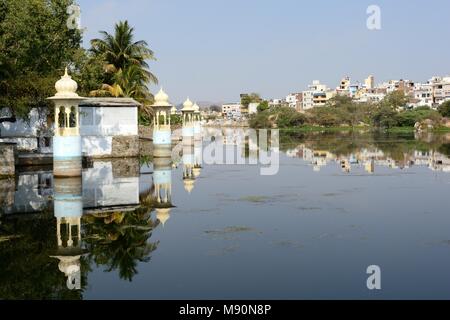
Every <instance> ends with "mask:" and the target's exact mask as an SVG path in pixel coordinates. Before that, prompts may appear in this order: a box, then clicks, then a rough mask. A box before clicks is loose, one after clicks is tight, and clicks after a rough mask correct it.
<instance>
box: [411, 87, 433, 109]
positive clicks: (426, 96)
mask: <svg viewBox="0 0 450 320" xmlns="http://www.w3.org/2000/svg"><path fill="white" fill-rule="evenodd" d="M413 96H414V97H413V99H411V103H410V106H411V107H413V108H416V107H419V106H428V107H430V108H431V107H432V106H433V87H432V85H431V84H429V83H425V84H423V83H417V84H416V85H415V87H414V93H413Z"/></svg>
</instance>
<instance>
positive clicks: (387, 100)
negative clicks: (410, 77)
mask: <svg viewBox="0 0 450 320" xmlns="http://www.w3.org/2000/svg"><path fill="white" fill-rule="evenodd" d="M407 103H408V97H407V96H406V95H405V92H404V91H403V90H395V91H393V92H391V93H389V94H387V95H386V96H385V97H384V99H383V100H382V101H381V105H382V106H387V107H391V108H393V109H394V110H398V109H399V108H403V107H405V106H406V104H407Z"/></svg>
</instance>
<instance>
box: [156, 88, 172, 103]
mask: <svg viewBox="0 0 450 320" xmlns="http://www.w3.org/2000/svg"><path fill="white" fill-rule="evenodd" d="M153 106H154V107H171V106H172V105H171V104H170V103H169V96H168V95H167V94H166V93H165V92H164V90H163V88H162V86H161V89H159V92H158V93H157V94H156V95H155V103H154V104H153Z"/></svg>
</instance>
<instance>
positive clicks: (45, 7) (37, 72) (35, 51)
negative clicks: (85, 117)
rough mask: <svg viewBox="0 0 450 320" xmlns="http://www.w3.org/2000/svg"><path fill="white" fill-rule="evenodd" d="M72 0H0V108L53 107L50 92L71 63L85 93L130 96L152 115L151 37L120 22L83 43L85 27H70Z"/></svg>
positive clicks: (15, 111) (19, 113)
mask: <svg viewBox="0 0 450 320" xmlns="http://www.w3.org/2000/svg"><path fill="white" fill-rule="evenodd" d="M72 4H74V1H73V0H52V1H46V0H27V1H19V0H0V52H1V54H0V109H4V108H7V110H9V113H10V114H11V117H12V118H14V119H17V118H27V117H28V115H29V112H30V110H31V109H33V108H37V109H38V110H46V111H48V110H50V112H51V110H52V109H53V108H51V105H50V103H49V102H48V101H47V100H46V98H47V97H50V96H52V95H54V93H55V92H54V91H55V89H54V84H55V82H56V81H57V80H58V79H59V78H60V76H61V75H62V74H63V72H64V68H65V67H67V66H68V67H69V70H70V73H71V75H72V77H73V79H74V80H75V81H77V82H78V87H79V88H78V93H79V94H80V95H82V96H96V97H99V96H111V97H130V98H134V99H136V100H138V101H139V102H141V103H142V104H143V107H142V108H141V110H140V116H141V117H144V118H150V114H151V108H149V107H148V106H149V105H150V104H151V103H152V101H153V95H152V94H151V93H150V90H149V85H151V84H157V83H158V79H157V77H156V76H155V75H154V74H153V73H152V72H151V71H150V70H149V65H148V61H151V60H155V56H154V52H153V51H152V50H151V49H150V48H149V45H148V43H147V42H145V41H143V40H136V39H135V36H134V28H133V27H132V26H130V25H129V23H128V21H120V22H118V23H117V24H116V25H115V27H114V32H113V33H112V34H110V33H108V32H106V31H100V37H99V38H97V39H92V40H91V41H90V47H89V48H87V49H85V48H83V47H82V45H81V44H82V39H83V35H82V32H81V31H80V30H78V29H69V28H68V27H67V20H68V18H69V14H68V13H67V8H68V7H69V6H70V5H72Z"/></svg>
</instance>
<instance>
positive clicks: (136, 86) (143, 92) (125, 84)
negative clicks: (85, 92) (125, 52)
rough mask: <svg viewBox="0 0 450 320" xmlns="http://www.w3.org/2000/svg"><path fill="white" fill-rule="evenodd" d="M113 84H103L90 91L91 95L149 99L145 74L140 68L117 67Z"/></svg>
mask: <svg viewBox="0 0 450 320" xmlns="http://www.w3.org/2000/svg"><path fill="white" fill-rule="evenodd" d="M112 82H113V84H112V85H110V84H106V83H105V84H103V85H102V87H101V88H100V89H98V90H94V91H91V93H90V94H91V96H113V97H130V98H136V99H138V100H141V101H148V100H151V98H152V97H151V94H150V92H149V91H148V87H147V84H146V83H147V80H146V75H145V74H144V72H143V70H142V68H140V67H138V66H136V65H131V66H129V67H127V68H126V69H125V70H122V69H119V70H118V71H117V72H116V73H115V74H114V75H113V77H112Z"/></svg>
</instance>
